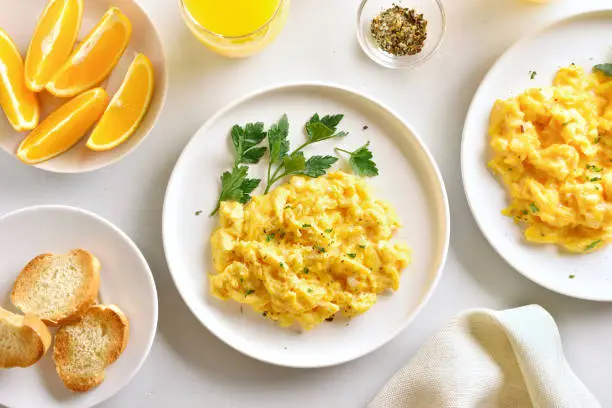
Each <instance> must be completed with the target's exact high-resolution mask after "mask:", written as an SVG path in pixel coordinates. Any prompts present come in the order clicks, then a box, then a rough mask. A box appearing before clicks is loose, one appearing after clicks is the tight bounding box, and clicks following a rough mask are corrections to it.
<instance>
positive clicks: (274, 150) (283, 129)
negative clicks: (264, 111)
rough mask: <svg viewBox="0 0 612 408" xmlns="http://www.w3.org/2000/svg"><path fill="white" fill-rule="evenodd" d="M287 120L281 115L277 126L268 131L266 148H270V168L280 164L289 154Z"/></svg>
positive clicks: (284, 115)
mask: <svg viewBox="0 0 612 408" xmlns="http://www.w3.org/2000/svg"><path fill="white" fill-rule="evenodd" d="M288 136H289V120H288V119H287V115H286V114H283V116H281V118H280V120H279V121H278V123H277V124H274V125H272V126H271V127H270V130H268V146H269V148H270V165H269V166H268V168H270V167H271V166H272V165H273V164H276V163H280V162H281V161H282V160H283V158H284V157H285V156H286V155H287V153H288V152H289V140H287V137H288Z"/></svg>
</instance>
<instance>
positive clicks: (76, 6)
mask: <svg viewBox="0 0 612 408" xmlns="http://www.w3.org/2000/svg"><path fill="white" fill-rule="evenodd" d="M82 16H83V0H57V1H56V0H50V1H49V3H48V5H47V8H46V9H45V10H44V11H43V13H42V15H41V17H40V19H39V21H38V24H37V25H36V29H35V30H34V35H33V36H32V40H31V42H30V46H29V48H28V54H27V56H26V61H25V67H26V71H25V75H26V84H27V86H28V88H30V89H31V90H33V91H36V92H39V91H41V90H42V89H43V88H44V87H45V86H46V85H47V84H48V83H49V81H50V80H51V77H52V76H53V75H54V74H55V73H56V72H57V71H58V70H59V69H60V68H61V66H62V65H63V64H64V62H66V60H67V59H68V56H69V55H70V53H71V52H72V48H73V47H74V43H75V41H76V38H77V35H78V33H79V29H80V27H81V18H82Z"/></svg>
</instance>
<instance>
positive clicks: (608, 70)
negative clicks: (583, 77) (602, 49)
mask: <svg viewBox="0 0 612 408" xmlns="http://www.w3.org/2000/svg"><path fill="white" fill-rule="evenodd" d="M593 71H599V72H601V73H602V74H604V75H605V76H612V64H610V63H608V64H597V65H595V66H594V67H593Z"/></svg>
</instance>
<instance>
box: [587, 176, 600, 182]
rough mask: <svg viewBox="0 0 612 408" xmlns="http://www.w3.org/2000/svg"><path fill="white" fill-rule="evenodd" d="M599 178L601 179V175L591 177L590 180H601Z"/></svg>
mask: <svg viewBox="0 0 612 408" xmlns="http://www.w3.org/2000/svg"><path fill="white" fill-rule="evenodd" d="M599 180H601V177H599V176H597V177H591V178H590V179H589V181H599Z"/></svg>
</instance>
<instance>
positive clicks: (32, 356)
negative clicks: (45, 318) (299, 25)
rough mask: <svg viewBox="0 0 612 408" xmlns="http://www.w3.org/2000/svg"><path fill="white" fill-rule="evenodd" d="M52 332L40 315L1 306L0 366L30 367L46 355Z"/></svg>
mask: <svg viewBox="0 0 612 408" xmlns="http://www.w3.org/2000/svg"><path fill="white" fill-rule="evenodd" d="M50 345H51V333H50V332H49V329H47V326H45V324H44V323H43V322H42V320H40V319H39V318H38V317H36V316H33V315H26V316H20V315H17V314H14V313H11V312H9V311H8V310H5V309H2V308H1V307H0V368H13V367H29V366H31V365H32V364H34V363H36V362H37V361H38V360H40V359H41V358H42V356H44V355H45V353H46V352H47V350H48V349H49V346H50Z"/></svg>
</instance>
